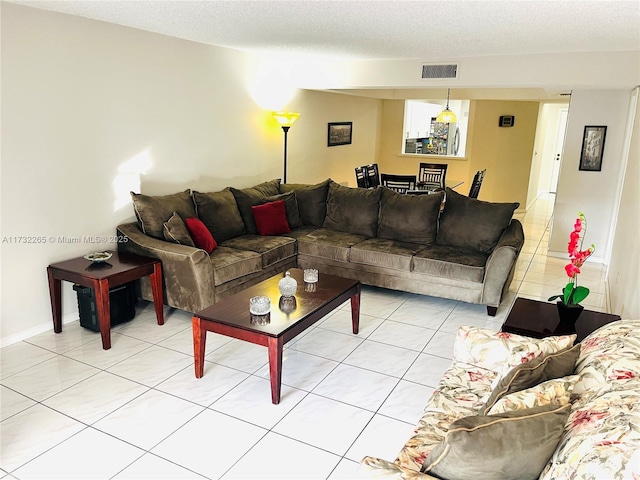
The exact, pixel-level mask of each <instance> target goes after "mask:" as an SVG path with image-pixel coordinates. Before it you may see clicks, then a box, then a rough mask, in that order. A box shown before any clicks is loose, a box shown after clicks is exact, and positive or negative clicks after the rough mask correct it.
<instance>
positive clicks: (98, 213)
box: [0, 2, 640, 347]
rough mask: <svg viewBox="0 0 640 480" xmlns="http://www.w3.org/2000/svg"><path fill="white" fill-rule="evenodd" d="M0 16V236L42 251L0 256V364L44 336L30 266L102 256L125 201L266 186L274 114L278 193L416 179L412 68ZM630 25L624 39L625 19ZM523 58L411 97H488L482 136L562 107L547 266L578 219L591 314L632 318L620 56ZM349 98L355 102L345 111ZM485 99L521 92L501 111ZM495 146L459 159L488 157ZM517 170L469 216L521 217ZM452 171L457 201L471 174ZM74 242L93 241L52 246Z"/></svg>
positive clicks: (501, 102)
mask: <svg viewBox="0 0 640 480" xmlns="http://www.w3.org/2000/svg"><path fill="white" fill-rule="evenodd" d="M1 8H2V11H1V14H2V97H3V98H2V100H3V102H2V133H3V135H2V137H3V142H2V197H1V199H2V237H3V238H4V237H7V238H11V237H22V236H25V237H37V238H40V237H41V238H44V239H46V240H47V241H46V242H43V243H39V244H18V243H10V242H3V244H2V285H3V290H2V325H1V334H0V338H1V341H2V346H3V347H4V346H8V345H12V344H15V343H17V342H20V341H22V340H24V339H26V338H30V337H32V336H34V335H38V334H41V333H43V332H46V331H50V330H51V306H50V303H49V302H50V300H49V296H48V288H47V279H46V274H45V268H46V266H47V265H49V264H51V263H54V262H57V261H61V260H65V259H67V258H70V257H73V256H80V255H84V254H85V253H89V252H90V251H95V250H100V249H106V248H114V244H113V243H112V242H109V241H106V242H103V241H102V239H109V238H110V237H112V236H113V235H114V234H115V227H116V226H117V225H119V224H121V223H124V222H127V221H131V220H133V219H134V213H133V210H132V205H131V198H130V194H129V192H130V191H135V192H143V193H145V194H148V195H164V194H169V193H175V192H179V191H182V190H185V189H187V188H191V189H194V190H199V191H203V192H208V191H216V190H221V189H223V188H225V187H227V186H229V185H232V186H236V187H240V188H241V187H248V186H251V185H254V184H257V183H260V182H262V181H264V180H269V179H272V178H280V177H281V176H282V142H283V135H282V130H281V129H280V127H279V126H278V125H277V123H276V122H275V121H274V120H273V118H272V116H271V111H272V110H274V109H280V108H282V109H286V110H291V111H296V112H300V113H301V118H300V120H299V121H298V122H297V123H296V124H295V125H294V126H293V127H292V129H291V131H290V132H289V140H288V141H289V143H288V147H289V152H288V153H289V165H288V180H289V181H290V182H300V183H316V182H320V181H322V180H324V179H326V178H328V177H331V178H333V179H334V180H336V181H337V182H346V183H348V184H350V185H351V186H353V185H354V183H355V182H354V181H355V179H354V175H353V168H354V167H355V166H357V165H364V164H368V163H373V162H377V163H379V165H380V166H381V169H382V170H384V171H389V172H393V173H403V172H404V171H409V170H412V171H413V170H415V169H414V168H413V166H415V165H417V161H418V160H417V159H416V158H415V157H414V158H406V157H403V156H402V155H400V153H399V148H400V145H401V140H402V131H401V128H402V127H401V125H399V124H398V122H397V119H398V117H399V112H400V111H401V105H402V104H403V99H404V98H407V97H406V96H408V95H410V93H409V92H408V90H410V89H418V88H424V85H425V84H424V83H423V81H422V79H419V78H416V77H417V75H416V74H415V71H418V72H419V68H420V65H421V64H422V63H423V60H406V59H399V60H375V61H373V60H341V61H337V60H336V61H332V60H328V59H326V58H325V59H324V60H323V61H319V60H318V61H313V62H311V61H309V59H303V60H301V59H300V58H299V57H298V58H296V59H295V60H289V61H286V62H284V61H280V62H279V61H277V60H276V59H274V58H271V57H269V56H267V55H260V54H250V53H247V52H243V51H240V50H236V49H231V48H224V47H218V46H211V45H206V44H203V43H198V42H195V41H189V40H184V39H179V38H174V37H171V36H165V35H161V34H158V33H152V32H148V31H143V30H139V29H135V28H130V27H125V26H120V25H115V24H112V23H105V22H100V21H96V20H91V19H88V18H82V17H80V16H73V15H65V14H63V13H57V12H51V11H47V10H42V9H39V8H31V7H30V6H28V4H27V5H26V6H25V5H18V4H15V3H9V2H3V3H2V4H1ZM636 13H637V12H636ZM633 21H634V22H636V23H635V25H636V26H637V21H638V19H637V16H636V17H635V18H634V19H633ZM594 50H596V49H594ZM525 53H527V54H523V55H517V56H514V55H494V56H485V57H475V58H473V57H465V58H460V59H458V58H456V59H454V60H455V61H459V64H460V68H461V71H464V77H462V76H461V78H460V79H457V80H456V81H455V84H451V85H449V84H446V83H444V82H442V81H437V83H433V84H431V85H429V86H428V88H429V89H431V90H432V91H434V92H435V93H436V95H439V96H442V92H443V91H444V90H446V88H448V87H450V88H453V89H457V95H464V89H465V88H468V89H470V88H484V89H488V90H491V91H490V92H489V93H485V95H489V97H490V98H488V99H487V98H486V97H478V98H477V99H476V100H477V101H478V102H479V107H483V106H484V107H485V108H484V111H485V112H487V115H486V117H478V121H482V122H488V121H491V122H494V121H495V123H496V126H497V118H495V119H492V120H489V119H491V118H493V116H494V114H495V112H494V111H493V110H494V107H496V105H497V107H498V108H502V107H509V106H510V104H511V103H512V102H519V103H518V104H519V105H520V103H522V102H525V103H526V102H534V103H538V104H540V103H544V102H545V101H554V102H555V101H558V97H554V98H553V99H552V100H549V98H548V95H549V92H553V93H554V95H555V94H556V93H557V92H563V93H565V92H567V91H570V92H571V93H572V95H571V105H570V115H569V120H568V124H567V135H566V143H565V154H564V157H565V163H564V164H563V168H562V170H561V173H560V179H559V184H558V193H557V195H556V198H555V201H553V202H552V203H554V204H555V217H554V220H553V225H554V226H556V228H552V231H551V235H550V238H549V251H550V256H554V255H556V256H560V257H562V258H565V256H566V254H565V250H566V238H567V232H568V228H569V227H570V225H572V224H573V220H574V218H575V215H576V213H577V211H578V210H580V211H583V212H585V213H587V215H588V217H589V221H590V230H589V232H590V236H592V237H590V242H593V243H595V244H596V245H597V247H598V250H597V252H596V254H595V255H594V256H593V260H595V262H596V263H600V264H604V265H605V266H606V269H607V270H608V273H609V275H608V279H607V290H608V294H609V298H610V309H609V310H610V311H611V312H615V313H618V314H620V315H622V316H623V318H638V317H640V304H639V302H638V299H637V286H638V284H639V277H638V275H639V274H638V268H637V265H638V252H637V248H636V247H635V244H636V243H637V240H636V239H637V237H638V227H637V224H635V219H637V217H638V205H639V204H640V201H639V199H638V177H639V175H638V165H639V164H640V153H638V151H639V150H640V149H638V148H637V147H638V141H639V136H640V135H639V133H638V124H639V123H640V122H638V121H636V122H635V127H633V130H631V129H630V126H629V125H630V124H629V122H628V119H629V118H633V117H634V116H635V118H636V120H637V118H638V116H637V106H635V105H636V103H634V102H635V99H636V98H637V93H635V94H634V93H633V88H634V87H635V86H636V85H638V84H640V78H639V73H638V72H639V63H640V61H639V55H638V50H637V45H636V48H635V49H634V50H627V51H613V50H612V51H606V50H605V51H601V49H600V48H598V49H597V51H591V52H589V51H583V52H579V53H575V52H572V53H567V52H565V53H556V54H529V53H528V52H525ZM285 81H289V82H291V83H292V84H293V85H294V86H295V88H294V89H293V90H289V91H288V92H285V94H287V93H288V94H289V95H291V96H290V98H289V99H288V100H286V101H285V102H284V103H282V100H281V103H280V104H277V103H270V102H272V101H273V100H274V99H273V98H270V99H267V100H264V98H263V97H261V95H260V93H261V90H264V89H265V87H269V88H267V90H269V89H272V90H275V89H276V87H282V86H283V85H284V84H285ZM364 88H366V89H368V90H370V92H371V96H369V97H365V96H362V89H364ZM391 88H392V89H394V90H395V89H397V90H404V91H403V92H402V93H398V92H393V93H392V92H391V91H389V89H391ZM356 89H357V90H358V92H354V91H353V90H356ZM496 89H498V90H505V91H507V90H511V89H515V90H517V89H523V90H525V92H524V93H522V94H521V96H520V97H519V99H517V100H514V99H512V98H506V99H505V98H501V94H499V93H498V92H496ZM347 90H349V91H351V93H359V94H358V95H348V94H346V93H345V91H347ZM636 92H637V90H636ZM543 94H544V95H547V99H546V100H545V99H541V96H542V95H543ZM505 95H506V93H505ZM527 95H529V97H527ZM634 95H635V96H634ZM523 96H524V98H523ZM563 101H564V99H563ZM494 102H495V103H494ZM480 104H482V105H480ZM632 106H634V107H633V108H634V109H633V110H631V111H630V109H631V108H632ZM502 113H511V112H502ZM334 121H352V122H353V126H354V130H353V142H352V144H351V145H349V146H341V147H335V148H328V147H327V146H326V126H327V123H328V122H334ZM585 125H607V126H608V131H607V143H606V149H605V155H604V156H605V158H604V161H603V165H602V171H601V172H580V171H579V170H578V167H577V161H578V158H579V152H580V150H581V142H582V134H583V129H584V126H585ZM496 140H497V139H495V138H494V139H491V140H490V142H491V149H487V150H486V151H481V152H479V153H477V154H478V155H487V156H491V155H492V154H494V153H496V149H497V148H498V146H499V145H496ZM468 141H469V144H470V146H471V148H473V149H475V150H476V152H478V149H480V148H482V147H481V146H482V143H483V141H482V139H479V138H477V137H476V138H470V139H469V140H468ZM498 153H499V152H498ZM473 155H475V154H474V153H473V152H470V154H469V157H470V158H474V157H473ZM518 161H519V162H522V164H523V167H522V168H521V169H519V170H518V172H519V173H518V175H519V177H518V179H517V182H518V183H517V184H516V185H515V188H514V180H513V178H512V177H511V176H507V177H502V179H501V181H500V182H497V181H496V180H494V179H496V178H499V177H497V175H496V176H495V177H494V179H488V180H487V183H486V185H484V186H483V191H482V194H481V199H484V200H488V201H496V202H499V201H519V202H520V203H521V206H522V207H521V208H527V207H529V206H530V204H532V203H533V202H532V201H530V198H529V197H528V188H527V187H528V185H529V177H528V174H529V171H530V166H531V163H532V158H522V157H519V159H518ZM452 163H454V164H455V167H454V168H456V169H459V170H458V171H459V172H460V175H461V176H463V177H464V178H465V180H466V186H467V187H468V185H469V182H470V178H471V177H472V176H473V173H474V170H475V168H474V167H472V166H471V163H468V162H466V161H454V162H452ZM565 165H566V166H565ZM481 166H482V165H478V167H481ZM492 168H494V169H495V170H498V169H500V168H501V165H498V164H496V165H495V166H492ZM523 172H524V173H523ZM489 178H490V177H489ZM464 191H465V188H463V189H462V190H461V192H463V193H465V192H464ZM506 191H511V193H509V194H507V195H505V192H506ZM596 192H597V194H596ZM516 195H517V198H514V196H516ZM522 213H524V212H522ZM628 219H634V221H628ZM78 237H79V238H84V237H90V238H95V239H97V241H96V242H95V243H91V244H89V243H85V244H77V243H74V242H66V241H64V239H66V238H78ZM559 268H562V266H560V267H559ZM63 305H64V307H63V308H64V310H63V317H64V318H63V321H64V322H74V321H77V315H78V313H77V308H76V306H75V305H76V299H75V292H74V291H73V290H72V288H71V286H70V285H66V286H65V288H64V289H63Z"/></svg>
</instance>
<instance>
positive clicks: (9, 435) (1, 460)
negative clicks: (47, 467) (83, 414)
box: [0, 405, 85, 473]
mask: <svg viewBox="0 0 640 480" xmlns="http://www.w3.org/2000/svg"><path fill="white" fill-rule="evenodd" d="M84 428H85V425H83V424H82V423H80V422H78V421H77V420H74V419H72V418H69V417H67V416H66V415H62V414H61V413H58V412H55V411H53V410H51V409H50V408H47V407H45V406H42V405H34V406H33V407H30V408H28V409H26V410H23V411H22V412H20V413H18V414H16V415H13V416H12V417H10V418H8V419H7V420H4V421H3V422H2V437H0V465H2V468H3V469H4V470H6V471H7V472H12V471H13V470H15V469H16V468H18V467H20V466H22V465H24V464H25V463H27V462H29V461H30V460H32V459H34V458H36V457H37V456H39V455H41V454H42V453H44V452H46V451H47V450H49V449H50V448H52V447H54V446H55V445H57V444H58V443H60V442H62V441H64V440H66V439H67V438H69V437H71V436H72V435H74V434H76V433H78V432H79V431H80V430H82V429H84ZM51 473H53V471H52V472H51Z"/></svg>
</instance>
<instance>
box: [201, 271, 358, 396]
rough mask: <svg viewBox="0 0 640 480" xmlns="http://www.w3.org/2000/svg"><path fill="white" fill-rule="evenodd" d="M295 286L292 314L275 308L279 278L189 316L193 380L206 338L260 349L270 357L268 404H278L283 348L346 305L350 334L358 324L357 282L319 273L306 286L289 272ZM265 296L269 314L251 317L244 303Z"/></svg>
mask: <svg viewBox="0 0 640 480" xmlns="http://www.w3.org/2000/svg"><path fill="white" fill-rule="evenodd" d="M289 271H290V272H291V276H292V277H293V278H295V279H296V281H297V282H298V290H297V292H296V294H295V309H293V310H292V309H291V305H290V304H289V305H285V304H281V303H280V292H279V291H278V282H279V281H280V279H282V277H284V274H283V273H281V274H278V275H276V276H274V277H271V278H269V279H267V280H265V281H263V282H260V283H258V284H256V285H254V286H252V287H249V288H247V289H246V290H243V291H241V292H238V293H236V294H235V295H232V296H230V297H227V298H225V299H223V300H221V301H220V302H218V303H216V304H215V305H213V306H211V307H209V308H206V309H205V310H202V311H201V312H198V313H196V314H194V315H193V321H192V325H193V352H194V360H195V361H194V365H195V370H196V378H201V377H202V375H203V374H204V352H205V342H206V334H207V332H215V333H219V334H221V335H227V336H228V337H233V338H237V339H240V340H244V341H246V342H251V343H255V344H258V345H263V346H266V347H267V348H268V352H269V377H270V380H271V401H272V402H273V403H274V404H276V405H277V404H278V403H280V386H281V380H282V351H283V347H284V344H285V343H286V342H288V341H289V340H291V339H292V338H294V337H296V336H297V335H298V334H300V333H301V332H303V331H305V330H306V329H307V328H309V327H310V326H311V325H313V324H314V323H316V322H317V321H318V320H320V319H321V318H323V317H324V316H325V315H327V314H328V313H330V312H332V311H333V310H335V309H336V308H337V307H339V306H340V305H342V304H343V303H344V302H345V301H346V300H349V299H351V324H352V331H353V333H354V334H357V333H358V328H359V322H360V290H361V286H360V282H359V281H357V280H349V279H346V278H342V277H336V276H335V275H328V274H324V273H321V274H320V278H319V280H318V282H317V283H316V284H305V283H304V279H303V276H304V274H303V271H302V270H300V269H297V268H291V269H289ZM260 295H264V296H267V297H269V299H270V300H271V312H270V313H269V314H268V316H267V315H260V316H255V315H251V313H249V299H250V298H251V297H255V296H260Z"/></svg>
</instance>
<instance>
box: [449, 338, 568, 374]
mask: <svg viewBox="0 0 640 480" xmlns="http://www.w3.org/2000/svg"><path fill="white" fill-rule="evenodd" d="M575 339H576V335H561V336H557V337H547V338H542V339H537V338H530V337H524V336H522V335H516V334H514V333H506V332H496V331H495V330H489V329H486V328H481V327H471V326H461V327H460V328H459V329H458V332H457V336H456V341H455V344H454V348H453V358H454V360H456V361H458V362H462V363H470V364H471V365H477V366H478V367H481V368H485V369H487V370H492V371H494V372H498V373H499V374H500V375H502V376H504V375H506V374H507V373H509V371H510V370H511V369H513V368H515V367H517V366H518V365H521V364H523V363H526V362H528V361H529V360H532V359H534V358H537V357H540V356H541V355H546V354H549V353H555V352H557V351H559V350H563V349H565V348H567V347H570V346H572V345H573V342H574V341H575Z"/></svg>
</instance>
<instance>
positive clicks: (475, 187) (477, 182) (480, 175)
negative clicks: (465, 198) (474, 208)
mask: <svg viewBox="0 0 640 480" xmlns="http://www.w3.org/2000/svg"><path fill="white" fill-rule="evenodd" d="M486 173H487V169H486V168H485V169H484V170H478V171H477V172H476V174H475V175H474V176H473V182H471V188H470V189H469V198H478V194H479V193H480V187H481V186H482V181H483V180H484V176H485V174H486Z"/></svg>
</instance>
